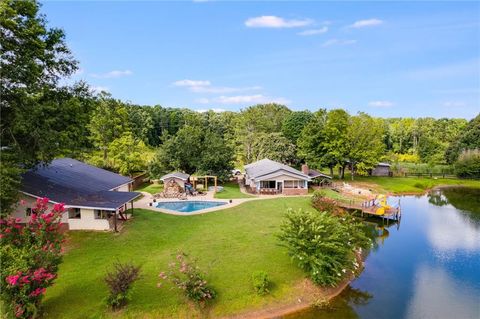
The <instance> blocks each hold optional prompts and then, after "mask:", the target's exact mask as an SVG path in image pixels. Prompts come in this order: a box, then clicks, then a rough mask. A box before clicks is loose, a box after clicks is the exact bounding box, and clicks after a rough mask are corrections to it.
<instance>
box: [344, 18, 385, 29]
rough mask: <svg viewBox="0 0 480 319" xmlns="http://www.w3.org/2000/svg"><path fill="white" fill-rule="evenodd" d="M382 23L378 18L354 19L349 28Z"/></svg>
mask: <svg viewBox="0 0 480 319" xmlns="http://www.w3.org/2000/svg"><path fill="white" fill-rule="evenodd" d="M381 24H383V21H382V20H380V19H367V20H358V21H355V23H353V24H352V25H350V28H355V29H359V28H365V27H373V26H377V25H381Z"/></svg>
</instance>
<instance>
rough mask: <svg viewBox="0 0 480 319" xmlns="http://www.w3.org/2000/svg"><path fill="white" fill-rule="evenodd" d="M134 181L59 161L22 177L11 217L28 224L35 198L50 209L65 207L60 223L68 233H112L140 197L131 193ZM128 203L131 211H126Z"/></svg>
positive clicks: (74, 162) (100, 170)
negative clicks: (64, 225)
mask: <svg viewBox="0 0 480 319" xmlns="http://www.w3.org/2000/svg"><path fill="white" fill-rule="evenodd" d="M132 182H133V180H132V179H131V178H129V177H125V176H122V175H118V174H115V173H112V172H110V171H107V170H104V169H101V168H98V167H95V166H92V165H88V164H85V163H83V162H80V161H77V160H74V159H71V158H60V159H55V160H53V161H52V162H51V163H50V164H48V165H39V166H37V167H35V168H34V169H32V170H30V171H28V172H26V173H24V174H23V175H22V185H21V187H20V193H21V194H20V199H21V200H23V201H24V202H25V204H24V205H22V204H18V205H17V206H16V209H15V211H14V212H13V217H15V218H20V219H21V220H22V221H23V222H28V221H29V219H30V215H31V209H30V208H31V207H32V206H34V203H35V201H36V199H37V198H43V197H46V198H48V199H49V207H50V208H51V207H53V205H54V204H55V203H64V204H65V208H66V212H65V213H64V214H63V216H62V223H64V224H66V225H67V226H68V229H71V230H75V229H90V230H110V229H115V228H116V224H117V219H118V218H125V214H122V212H124V211H126V210H127V209H128V208H133V200H134V199H135V198H137V197H138V196H140V193H137V192H131V191H130V190H131V188H132ZM128 203H130V205H129V206H130V207H128V205H127V204H128Z"/></svg>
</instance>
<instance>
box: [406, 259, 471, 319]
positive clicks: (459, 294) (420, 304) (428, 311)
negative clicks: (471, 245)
mask: <svg viewBox="0 0 480 319" xmlns="http://www.w3.org/2000/svg"><path fill="white" fill-rule="evenodd" d="M415 278H416V280H415V287H414V291H415V293H414V295H413V298H412V299H411V300H410V303H409V305H408V310H407V316H406V318H409V319H410V318H411V319H416V318H423V319H430V318H432V319H433V318H479V314H480V308H479V307H480V304H479V302H480V296H479V295H478V292H476V291H475V290H474V289H472V288H471V287H469V283H468V282H461V281H459V280H455V279H454V278H452V276H450V275H449V274H448V273H447V271H445V270H444V269H442V268H439V267H432V266H429V265H421V266H420V267H419V268H418V270H417V272H416V274H415ZM475 304H477V305H478V307H477V308H476V309H475V307H471V305H475Z"/></svg>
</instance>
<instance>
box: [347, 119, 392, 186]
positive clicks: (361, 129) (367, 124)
mask: <svg viewBox="0 0 480 319" xmlns="http://www.w3.org/2000/svg"><path fill="white" fill-rule="evenodd" d="M383 133H384V132H383V123H382V121H381V120H380V119H374V118H372V117H371V116H369V115H367V114H365V113H359V114H358V115H356V116H352V117H350V119H349V123H348V129H347V139H346V141H345V150H346V160H347V161H348V162H349V164H350V169H351V171H352V180H353V178H354V176H355V173H356V172H365V171H366V170H368V169H370V168H373V167H374V166H375V165H376V164H377V163H378V161H379V160H380V158H381V156H382V154H383V152H384V149H385V144H384V143H383Z"/></svg>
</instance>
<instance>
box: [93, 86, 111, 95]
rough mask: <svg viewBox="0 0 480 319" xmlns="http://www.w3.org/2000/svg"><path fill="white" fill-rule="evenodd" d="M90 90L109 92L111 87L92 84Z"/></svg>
mask: <svg viewBox="0 0 480 319" xmlns="http://www.w3.org/2000/svg"><path fill="white" fill-rule="evenodd" d="M90 90H91V91H92V92H93V93H97V94H98V93H100V92H102V91H105V92H109V91H110V89H109V88H108V87H106V86H92V87H90Z"/></svg>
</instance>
